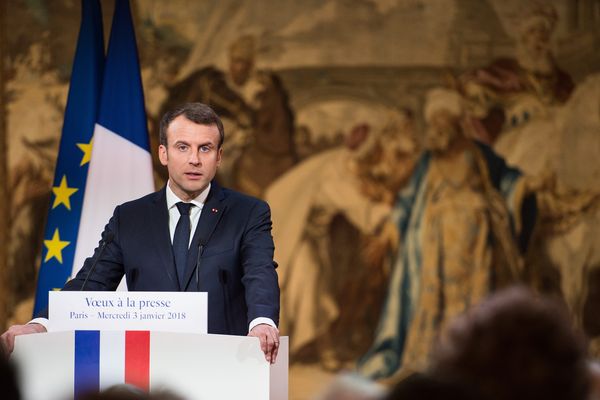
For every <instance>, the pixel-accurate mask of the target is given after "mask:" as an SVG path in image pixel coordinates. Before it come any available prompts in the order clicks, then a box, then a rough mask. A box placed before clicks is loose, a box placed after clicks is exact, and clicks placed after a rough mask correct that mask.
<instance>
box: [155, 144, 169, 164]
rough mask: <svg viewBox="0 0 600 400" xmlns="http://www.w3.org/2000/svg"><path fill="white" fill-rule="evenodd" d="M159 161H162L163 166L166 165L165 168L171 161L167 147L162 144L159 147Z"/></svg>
mask: <svg viewBox="0 0 600 400" xmlns="http://www.w3.org/2000/svg"><path fill="white" fill-rule="evenodd" d="M158 159H159V160H160V163H161V164H162V165H164V166H165V167H166V166H167V163H168V161H169V156H168V155H167V147H166V146H164V145H162V144H161V145H160V146H158Z"/></svg>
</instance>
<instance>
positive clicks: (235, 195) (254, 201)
mask: <svg viewBox="0 0 600 400" xmlns="http://www.w3.org/2000/svg"><path fill="white" fill-rule="evenodd" d="M220 189H221V193H222V194H223V198H224V199H225V200H226V201H227V202H228V203H229V204H230V205H233V206H245V207H256V206H267V202H266V201H264V200H262V199H259V198H257V197H254V196H250V195H248V194H245V193H242V192H238V191H237V190H233V189H229V188H224V187H221V188H220Z"/></svg>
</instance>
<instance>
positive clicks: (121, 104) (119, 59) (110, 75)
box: [98, 0, 150, 151]
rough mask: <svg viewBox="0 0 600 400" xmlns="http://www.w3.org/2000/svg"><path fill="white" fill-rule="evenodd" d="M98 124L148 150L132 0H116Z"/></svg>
mask: <svg viewBox="0 0 600 400" xmlns="http://www.w3.org/2000/svg"><path fill="white" fill-rule="evenodd" d="M104 68H105V74H104V81H103V89H102V100H101V103H100V109H99V111H98V123H99V124H100V125H102V126H103V127H105V128H107V129H109V130H111V131H112V132H114V133H116V134H118V135H120V136H122V137H124V138H125V139H127V140H129V141H130V142H132V143H134V144H136V145H138V146H139V147H141V148H143V149H145V150H148V151H149V149H150V144H149V140H148V126H147V124H146V108H145V106H144V91H143V89H142V78H141V75H140V63H139V59H138V52H137V45H136V42H135V31H134V29H133V22H132V19H131V10H130V8H129V0H116V3H115V13H114V16H113V22H112V27H111V31H110V40H109V43H108V52H107V55H106V64H105V67H104Z"/></svg>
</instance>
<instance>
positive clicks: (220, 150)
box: [217, 146, 223, 167]
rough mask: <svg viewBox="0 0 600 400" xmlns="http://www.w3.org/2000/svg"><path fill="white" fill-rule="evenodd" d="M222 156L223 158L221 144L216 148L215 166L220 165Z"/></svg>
mask: <svg viewBox="0 0 600 400" xmlns="http://www.w3.org/2000/svg"><path fill="white" fill-rule="evenodd" d="M222 158H223V146H220V147H219V150H217V167H218V166H220V165H221V159H222Z"/></svg>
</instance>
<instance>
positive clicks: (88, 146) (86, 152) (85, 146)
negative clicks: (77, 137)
mask: <svg viewBox="0 0 600 400" xmlns="http://www.w3.org/2000/svg"><path fill="white" fill-rule="evenodd" d="M93 142H94V138H93V137H92V139H91V140H90V142H89V143H77V147H79V149H80V150H81V151H83V157H81V164H79V166H80V167H83V166H84V165H85V164H87V163H89V162H90V160H91V159H92V144H93Z"/></svg>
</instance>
